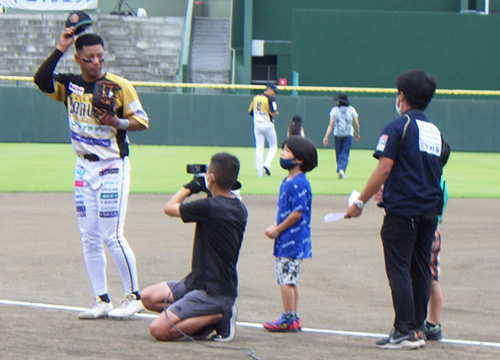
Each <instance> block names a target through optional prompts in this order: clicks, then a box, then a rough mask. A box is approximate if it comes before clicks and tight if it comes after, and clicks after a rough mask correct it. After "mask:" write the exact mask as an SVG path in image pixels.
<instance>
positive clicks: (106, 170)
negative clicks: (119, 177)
mask: <svg viewBox="0 0 500 360" xmlns="http://www.w3.org/2000/svg"><path fill="white" fill-rule="evenodd" d="M109 174H118V169H117V168H111V169H105V170H102V171H99V176H104V175H109Z"/></svg>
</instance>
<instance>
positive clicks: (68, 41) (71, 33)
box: [57, 26, 75, 53]
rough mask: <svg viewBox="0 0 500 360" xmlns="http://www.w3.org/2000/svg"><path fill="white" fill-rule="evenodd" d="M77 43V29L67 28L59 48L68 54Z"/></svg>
mask: <svg viewBox="0 0 500 360" xmlns="http://www.w3.org/2000/svg"><path fill="white" fill-rule="evenodd" d="M74 41H75V28H74V27H73V26H71V27H69V28H65V29H64V31H63V33H62V34H61V37H60V38H59V43H58V44H57V48H58V49H59V50H60V51H61V52H63V53H64V52H66V50H68V48H69V47H70V46H71V45H73V42H74Z"/></svg>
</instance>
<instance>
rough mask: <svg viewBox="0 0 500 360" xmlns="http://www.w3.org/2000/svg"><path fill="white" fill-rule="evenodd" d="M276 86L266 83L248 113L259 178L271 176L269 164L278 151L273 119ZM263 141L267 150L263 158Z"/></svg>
mask: <svg viewBox="0 0 500 360" xmlns="http://www.w3.org/2000/svg"><path fill="white" fill-rule="evenodd" d="M276 91H277V88H276V85H274V84H272V83H268V84H267V87H266V90H265V91H264V92H263V93H261V94H259V95H257V96H255V97H254V98H253V100H252V102H251V103H250V107H249V109H248V113H249V114H250V115H251V116H253V126H254V128H253V132H254V135H255V168H256V169H257V175H258V176H259V177H261V176H264V174H266V175H268V176H270V175H271V164H272V163H273V159H274V156H275V155H276V151H277V149H278V143H277V140H276V130H275V128H274V121H273V117H274V116H276V115H278V114H279V112H278V104H277V103H276V98H275V97H274V96H275V95H276ZM264 141H267V145H268V147H269V148H268V150H267V154H266V160H265V161H263V158H264Z"/></svg>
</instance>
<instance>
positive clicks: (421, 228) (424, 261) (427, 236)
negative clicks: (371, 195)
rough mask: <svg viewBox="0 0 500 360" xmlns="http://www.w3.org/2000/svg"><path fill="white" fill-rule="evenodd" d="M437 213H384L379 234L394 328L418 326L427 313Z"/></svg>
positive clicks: (403, 329)
mask: <svg viewBox="0 0 500 360" xmlns="http://www.w3.org/2000/svg"><path fill="white" fill-rule="evenodd" d="M436 226H437V214H435V213H432V214H424V215H419V216H415V217H407V216H398V215H391V214H387V215H386V216H385V218H384V223H383V224H382V229H381V231H380V235H381V237H382V244H383V247H384V258H385V270H386V273H387V279H388V280H389V286H390V288H391V294H392V302H393V306H394V312H395V318H394V328H396V329H397V330H398V331H400V332H402V333H407V332H408V331H410V330H415V329H418V328H420V327H421V326H422V324H423V323H424V321H425V318H426V316H427V304H428V302H429V295H430V287H431V270H430V258H431V247H432V239H433V237H434V231H435V230H436Z"/></svg>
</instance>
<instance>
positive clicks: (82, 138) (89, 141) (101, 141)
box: [71, 131, 111, 147]
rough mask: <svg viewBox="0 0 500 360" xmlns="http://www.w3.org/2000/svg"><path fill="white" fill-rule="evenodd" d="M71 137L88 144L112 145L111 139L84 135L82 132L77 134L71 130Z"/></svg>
mask: <svg viewBox="0 0 500 360" xmlns="http://www.w3.org/2000/svg"><path fill="white" fill-rule="evenodd" d="M71 139H73V140H75V141H78V142H81V143H84V144H87V145H100V146H105V147H110V146H111V140H109V139H94V138H90V137H86V136H82V135H80V134H77V133H76V132H74V131H71Z"/></svg>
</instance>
